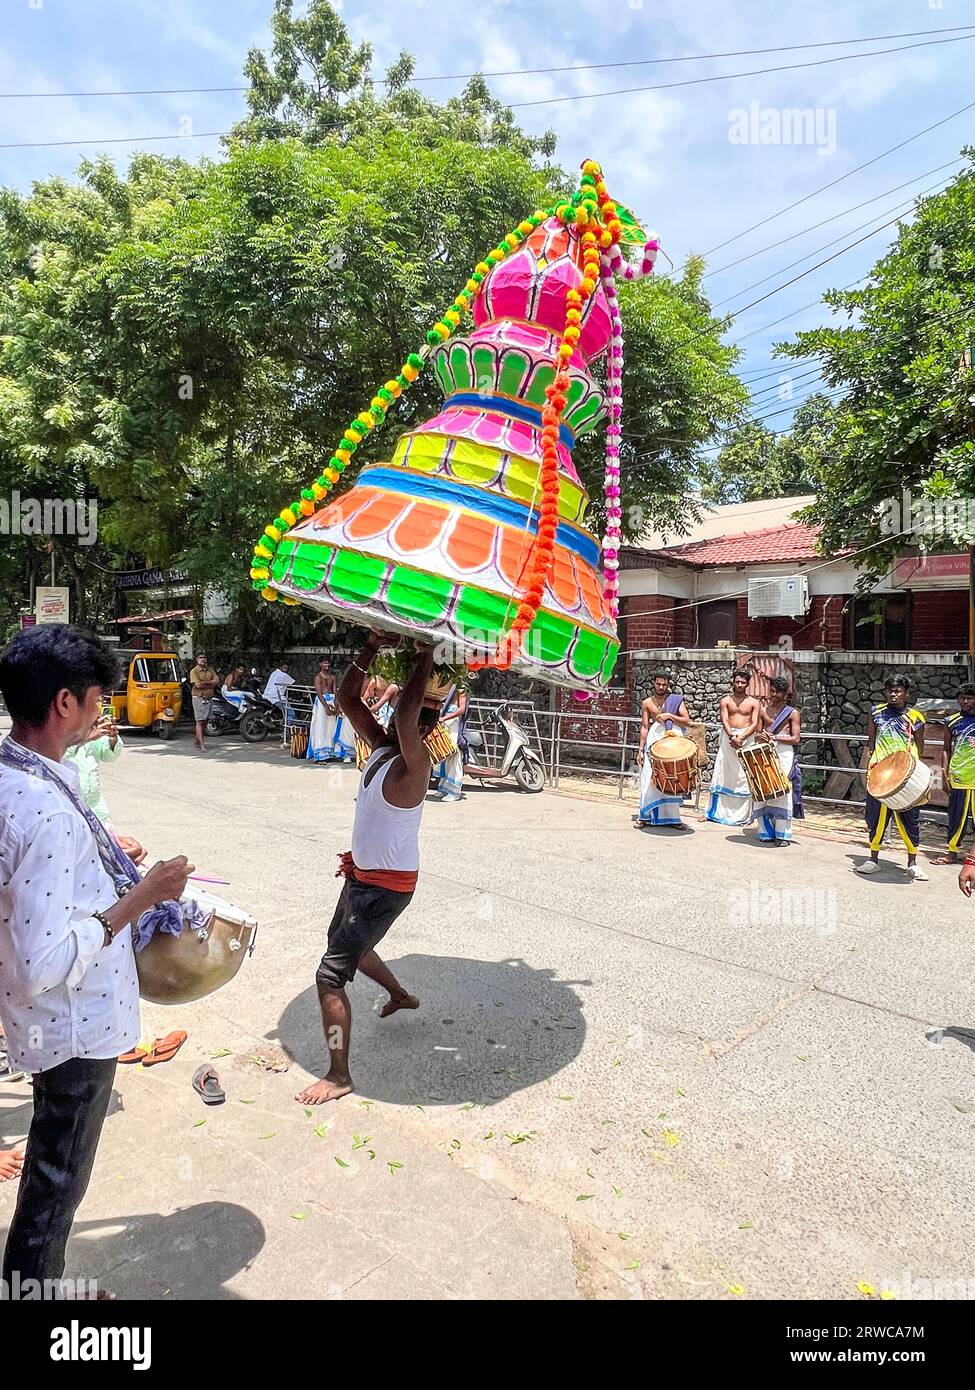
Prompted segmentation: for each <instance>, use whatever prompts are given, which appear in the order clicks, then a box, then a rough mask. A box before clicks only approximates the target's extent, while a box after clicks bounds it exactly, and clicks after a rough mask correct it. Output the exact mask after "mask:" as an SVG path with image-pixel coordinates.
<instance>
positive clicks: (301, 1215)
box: [291, 1211, 308, 1221]
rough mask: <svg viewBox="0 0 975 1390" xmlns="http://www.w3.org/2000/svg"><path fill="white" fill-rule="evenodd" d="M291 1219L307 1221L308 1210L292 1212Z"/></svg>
mask: <svg viewBox="0 0 975 1390" xmlns="http://www.w3.org/2000/svg"><path fill="white" fill-rule="evenodd" d="M291 1219H292V1221H307V1220H308V1215H307V1213H306V1212H303V1211H293V1212H292V1213H291Z"/></svg>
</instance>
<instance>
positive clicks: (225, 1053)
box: [210, 1047, 232, 1061]
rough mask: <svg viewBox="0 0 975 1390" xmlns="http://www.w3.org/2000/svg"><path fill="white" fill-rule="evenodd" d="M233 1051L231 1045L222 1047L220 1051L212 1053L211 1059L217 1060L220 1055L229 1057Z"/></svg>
mask: <svg viewBox="0 0 975 1390" xmlns="http://www.w3.org/2000/svg"><path fill="white" fill-rule="evenodd" d="M231 1051H232V1049H231V1048H229V1047H222V1048H221V1049H220V1051H219V1052H211V1053H210V1060H211V1061H215V1060H216V1059H217V1058H218V1057H229V1056H230V1053H231Z"/></svg>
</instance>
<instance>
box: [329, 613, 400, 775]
mask: <svg viewBox="0 0 975 1390" xmlns="http://www.w3.org/2000/svg"><path fill="white" fill-rule="evenodd" d="M384 640H389V639H384V638H383V637H381V636H380V634H379V633H378V632H370V633H369V636H368V637H367V638H366V642H365V646H364V647H363V648H362V651H361V652H360V653H359V655H358V657H356V658H355V660H353V662H352V664H351V666H350V667H349V669H348V670H347V671H346V673H345V675H344V676H343V677H342V684H341V685H340V686H339V690H338V695H337V696H336V700H337V702H338V706H339V709H340V710H341V711H342V713H343V714H344V715H345V717H346V719H348V721H349V723H350V724H351V725H352V727H353V729H355V731H356V733H357V734H358V735H359V737H360V738H361V739H363V740H364V742H366V743H368V745H369V747H370V748H378V747H379V745H380V744H381V743H386V742H388V735H387V733H386V730H385V729H384V728H383V726H382V725H381V724H380V723H379V721H378V720H377V719H376V717H375V715H374V714H373V712H372V710H371V709H370V708H369V706H368V705H367V704H366V702H365V701H364V700H363V698H362V689H363V676H365V675H367V674H368V672H369V665H370V663H371V661H372V659H373V657H374V656H375V655H376V653H377V652H378V651H379V648H380V647H381V646H382V645H383V642H384ZM397 640H398V639H397Z"/></svg>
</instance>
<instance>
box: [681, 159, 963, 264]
mask: <svg viewBox="0 0 975 1390" xmlns="http://www.w3.org/2000/svg"><path fill="white" fill-rule="evenodd" d="M964 163H965V158H964V156H963V155H959V157H958V158H957V159H949V160H947V161H946V162H945V163H944V164H936V165H935V167H934V168H933V169H927V170H925V172H924V173H923V174H915V175H914V176H913V178H909V179H905V180H904V182H903V183H895V184H894V186H893V188H885V189H884V191H883V193H875V194H874V196H873V197H872V198H864V200H863V202H862V203H854V204H853V206H852V207H849V208H844V209H843V211H842V212H834V213H833V215H832V217H824V218H822V219H821V220H820V221H819V222H814V223H812V225H811V226H809V227H803V228H802V230H801V231H798V232H793V233H792V235H791V236H784V237H780V239H779V240H778V241H773V242H770V243H769V245H768V246H761V247H759V249H758V250H757V251H749V253H748V255H747V256H739V257H738V259H737V260H734V261H727V262H726V263H725V264H724V265H719V266H715V268H714V269H713V270H707V271H705V273H704V276H703V279H705V280H707V279H709V278H710V277H711V276H712V275H720V274H721V272H722V271H724V270H735V269H737V267H738V266H740V265H744V264H745V262H746V261H753V260H754V259H755V257H756V256H763V255H764V254H765V252H766V251H774V250H776V248H777V247H779V246H785V245H786V243H787V242H790V241H795V240H796V239H797V238H798V237H802V236H806V234H807V233H808V232H811V231H813V230H814V229H815V228H817V227H825V226H828V224H829V223H830V222H836V221H837V220H838V219H839V218H841V217H849V215H850V213H852V212H859V211H860V209H861V208H865V207H869V206H870V204H871V203H879V202H880V200H881V198H889V197H890V195H891V193H899V192H900V190H901V189H902V188H907V187H909V185H910V184H912V183H920V181H921V179H926V178H930V176H931V175H932V174H940V173H941V171H942V170H943V169H950V168H952V167H953V166H954V165H955V164H964ZM915 196H916V197H921V196H922V195H921V194H916V195H915ZM864 225H866V224H864Z"/></svg>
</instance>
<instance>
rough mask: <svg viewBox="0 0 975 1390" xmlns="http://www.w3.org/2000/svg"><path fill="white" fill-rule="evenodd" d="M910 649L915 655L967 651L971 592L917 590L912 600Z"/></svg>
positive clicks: (961, 590) (959, 590)
mask: <svg viewBox="0 0 975 1390" xmlns="http://www.w3.org/2000/svg"><path fill="white" fill-rule="evenodd" d="M911 647H912V648H913V650H914V651H916V652H955V651H963V652H964V651H967V650H968V593H967V592H966V590H964V589H947V590H944V591H942V592H941V593H937V592H935V593H926V592H924V591H923V590H918V591H917V592H915V594H914V595H913V597H912V600H911Z"/></svg>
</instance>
